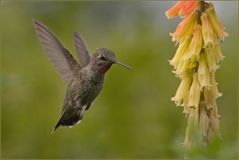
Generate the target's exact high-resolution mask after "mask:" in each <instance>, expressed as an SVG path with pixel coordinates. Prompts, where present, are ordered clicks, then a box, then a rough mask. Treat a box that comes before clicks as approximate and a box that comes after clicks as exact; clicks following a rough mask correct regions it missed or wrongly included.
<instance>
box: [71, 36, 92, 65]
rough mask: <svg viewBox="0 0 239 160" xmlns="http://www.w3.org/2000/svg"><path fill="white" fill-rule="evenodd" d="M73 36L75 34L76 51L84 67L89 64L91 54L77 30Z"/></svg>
mask: <svg viewBox="0 0 239 160" xmlns="http://www.w3.org/2000/svg"><path fill="white" fill-rule="evenodd" d="M73 36H74V42H75V48H76V52H77V54H78V58H79V60H80V65H81V67H82V68H83V67H85V66H87V64H88V63H89V62H90V54H89V51H88V49H87V46H86V43H85V42H84V40H83V38H82V36H80V34H79V33H77V32H75V33H74V35H73Z"/></svg>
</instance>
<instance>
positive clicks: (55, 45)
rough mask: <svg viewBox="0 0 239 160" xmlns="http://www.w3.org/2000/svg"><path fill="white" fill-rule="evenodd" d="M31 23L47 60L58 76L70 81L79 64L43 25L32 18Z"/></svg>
mask: <svg viewBox="0 0 239 160" xmlns="http://www.w3.org/2000/svg"><path fill="white" fill-rule="evenodd" d="M33 24H34V26H35V30H36V33H37V36H38V39H39V41H40V42H41V44H42V47H43V48H44V49H45V51H46V53H47V55H48V57H49V60H50V61H51V62H52V63H53V65H54V66H55V68H56V69H57V71H58V72H59V73H60V76H61V77H62V78H63V79H64V80H65V81H67V82H70V81H71V79H72V78H73V77H74V74H75V73H76V71H77V70H79V69H80V65H79V64H78V63H77V62H76V60H75V59H74V58H73V56H72V55H71V54H70V53H69V51H68V50H67V49H66V48H65V47H64V46H63V45H62V44H61V42H60V41H59V40H58V39H57V38H56V36H55V35H54V34H53V33H52V32H51V31H50V30H49V29H48V28H47V27H46V26H45V25H43V24H42V23H41V22H39V21H38V20H33Z"/></svg>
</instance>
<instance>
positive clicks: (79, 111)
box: [52, 107, 85, 133]
mask: <svg viewBox="0 0 239 160" xmlns="http://www.w3.org/2000/svg"><path fill="white" fill-rule="evenodd" d="M84 111H85V107H82V108H73V107H69V108H67V109H66V110H65V111H64V112H63V113H62V115H61V118H60V119H59V121H58V122H57V124H56V125H55V127H54V128H53V130H52V133H54V132H55V131H56V129H57V128H58V127H60V126H67V127H73V126H74V125H76V124H79V123H80V122H81V120H82V118H83V113H84Z"/></svg>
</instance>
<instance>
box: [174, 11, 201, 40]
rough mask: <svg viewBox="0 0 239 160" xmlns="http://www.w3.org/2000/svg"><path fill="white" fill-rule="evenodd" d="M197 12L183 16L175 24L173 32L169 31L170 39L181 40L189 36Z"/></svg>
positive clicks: (195, 20)
mask: <svg viewBox="0 0 239 160" xmlns="http://www.w3.org/2000/svg"><path fill="white" fill-rule="evenodd" d="M197 15H198V13H197V12H194V13H192V14H190V15H189V16H187V17H185V18H184V19H183V20H182V21H181V22H180V23H179V25H178V26H177V28H176V30H175V32H174V33H171V34H170V35H171V36H172V41H178V42H180V41H182V40H184V39H185V38H187V37H188V36H191V35H192V33H193V30H194V26H195V24H196V22H197Z"/></svg>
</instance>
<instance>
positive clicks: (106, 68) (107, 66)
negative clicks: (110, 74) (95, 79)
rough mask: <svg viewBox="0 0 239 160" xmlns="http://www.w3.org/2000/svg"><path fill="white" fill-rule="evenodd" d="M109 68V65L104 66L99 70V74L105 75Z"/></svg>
mask: <svg viewBox="0 0 239 160" xmlns="http://www.w3.org/2000/svg"><path fill="white" fill-rule="evenodd" d="M110 67H111V64H110V65H104V66H102V67H101V68H100V70H99V72H100V73H101V74H105V73H106V72H107V71H108V70H109V69H110Z"/></svg>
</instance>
